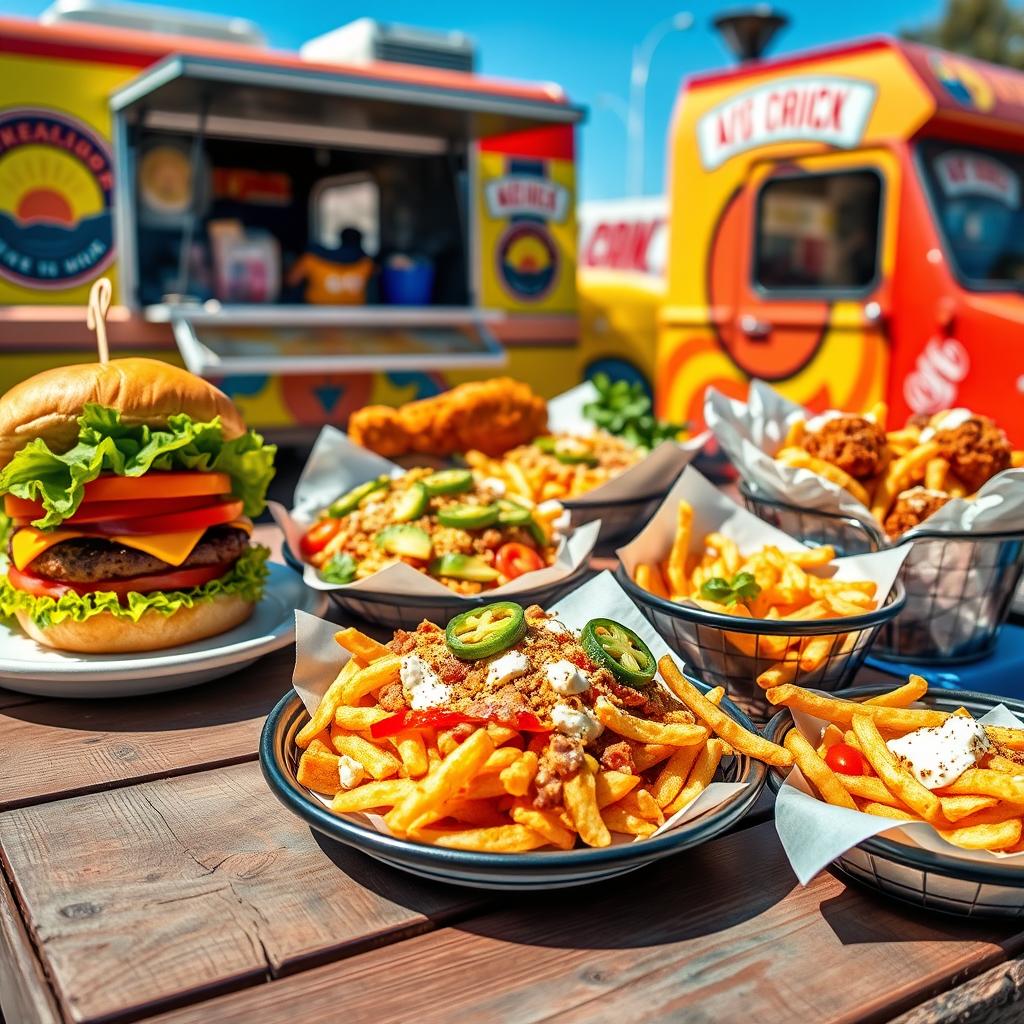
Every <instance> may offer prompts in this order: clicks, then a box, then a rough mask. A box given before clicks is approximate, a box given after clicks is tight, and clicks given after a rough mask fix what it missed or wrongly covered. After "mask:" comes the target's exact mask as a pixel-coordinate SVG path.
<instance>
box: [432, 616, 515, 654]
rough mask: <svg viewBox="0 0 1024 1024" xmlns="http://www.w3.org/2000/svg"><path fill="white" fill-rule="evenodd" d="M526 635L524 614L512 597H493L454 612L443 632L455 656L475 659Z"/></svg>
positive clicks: (500, 649)
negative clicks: (489, 602) (490, 602)
mask: <svg viewBox="0 0 1024 1024" xmlns="http://www.w3.org/2000/svg"><path fill="white" fill-rule="evenodd" d="M524 636H526V615H525V614H524V612H523V609H522V607H521V606H520V605H518V604H516V603H515V601H496V602H495V603H494V604H485V605H484V606H483V607H482V608H474V609H472V610H471V611H468V612H463V613H462V614H461V615H456V616H455V618H454V619H452V620H451V622H449V623H448V628H447V629H446V630H445V632H444V640H445V643H446V644H447V645H448V650H450V651H451V652H452V654H454V655H455V657H456V658H462V659H463V660H464V661H477V660H479V659H480V658H489V657H490V656H491V655H492V654H499V653H500V652H501V651H505V650H508V648H509V647H514V646H515V645H516V644H517V643H519V641H520V640H522V639H523V637H524Z"/></svg>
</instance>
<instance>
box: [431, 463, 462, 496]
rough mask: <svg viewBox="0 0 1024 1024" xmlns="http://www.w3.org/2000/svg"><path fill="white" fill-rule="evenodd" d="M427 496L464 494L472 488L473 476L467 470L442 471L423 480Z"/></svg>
mask: <svg viewBox="0 0 1024 1024" xmlns="http://www.w3.org/2000/svg"><path fill="white" fill-rule="evenodd" d="M423 486H424V487H426V489H427V494H429V495H431V497H435V496H436V495H438V494H464V493H465V492H466V491H469V490H472V488H473V474H472V473H471V472H470V471H469V470H468V469H442V470H441V471H440V472H439V473H431V474H430V476H428V477H426V478H425V479H424V480H423Z"/></svg>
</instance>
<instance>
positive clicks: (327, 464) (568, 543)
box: [268, 427, 601, 601]
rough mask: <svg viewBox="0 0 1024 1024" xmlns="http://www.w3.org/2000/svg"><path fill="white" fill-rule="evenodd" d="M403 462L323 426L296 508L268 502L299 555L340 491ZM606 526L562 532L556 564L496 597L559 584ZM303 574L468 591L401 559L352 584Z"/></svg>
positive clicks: (389, 586) (390, 590)
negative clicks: (322, 512) (306, 536)
mask: <svg viewBox="0 0 1024 1024" xmlns="http://www.w3.org/2000/svg"><path fill="white" fill-rule="evenodd" d="M404 472H405V470H404V469H402V467H401V466H396V465H395V464H394V463H393V462H389V461H388V460H387V459H384V458H381V457H380V456H379V455H376V454H374V453H373V452H370V451H367V450H366V449H365V448H361V447H360V446H359V445H357V444H353V443H352V442H351V441H350V440H349V439H348V437H347V436H346V435H345V434H343V433H342V432H341V431H340V430H337V429H336V428H335V427H324V428H323V429H322V430H321V431H320V436H319V437H318V438H317V439H316V444H314V445H313V450H312V452H310V455H309V459H308V460H307V462H306V465H305V468H304V469H303V471H302V475H301V476H300V477H299V482H298V484H297V485H296V488H295V507H294V508H293V509H292V510H291V511H290V512H289V511H288V509H286V508H285V507H284V506H283V505H281V504H279V503H278V502H274V501H272V502H269V503H268V504H269V508H270V513H271V515H272V516H273V517H274V521H275V522H276V523H277V525H278V526H280V527H281V529H282V530H283V531H284V534H285V537H286V538H287V540H288V546H289V547H290V548H291V549H292V551H293V552H295V553H296V555H298V552H299V551H300V550H301V548H300V547H299V543H300V541H301V540H302V535H303V534H304V533H305V532H306V530H307V529H308V528H309V525H310V523H312V522H313V521H314V520H315V519H316V515H317V513H318V512H319V511H320V510H321V509H322V508H324V507H325V506H327V505H329V504H330V503H331V502H332V501H334V499H335V498H337V497H338V496H339V495H341V494H344V493H345V492H346V491H349V490H351V489H352V488H353V487H357V486H359V484H362V483H365V482H366V481H367V480H373V479H374V478H375V477H378V476H389V477H392V478H395V477H399V476H401V475H402V474H403V473H404ZM600 529H601V523H600V520H596V521H594V522H592V523H585V524H584V525H582V526H580V527H579V528H578V529H576V530H572V531H571V532H570V533H569V535H568V536H567V537H563V538H562V540H561V542H560V543H559V545H558V549H557V552H556V555H555V561H554V563H553V564H552V565H549V566H546V567H545V568H543V569H537V570H535V571H534V572H529V573H524V574H523V575H522V576H520V577H519V578H518V579H514V580H511V581H510V582H508V583H506V584H504V585H502V586H500V587H495V588H494V589H493V590H490V591H488V594H494V596H495V598H500V597H503V596H513V595H514V594H517V593H521V592H523V591H526V590H533V589H534V588H535V587H543V586H547V585H548V584H551V583H557V582H558V581H559V580H561V579H565V577H567V576H570V575H572V573H574V572H575V571H576V570H577V569H578V568H579V567H580V566H581V565H583V563H584V562H585V561H586V560H587V559H588V558H589V557H590V552H591V551H592V550H593V548H594V544H595V543H596V542H597V535H598V532H599V531H600ZM302 578H303V580H304V581H305V583H306V586H308V587H311V588H312V589H313V590H354V591H368V592H371V593H375V594H389V595H398V596H403V597H405V596H409V597H430V596H433V597H437V596H441V597H446V598H450V599H452V600H454V601H458V600H462V599H463V595H461V594H457V593H455V591H453V590H451V589H449V588H448V587H446V586H445V585H444V584H443V583H441V582H440V580H435V579H433V578H432V577H430V576H427V575H426V574H425V573H422V572H418V571H417V570H416V569H414V568H413V567H412V566H411V565H406V564H405V563H404V562H398V563H395V564H394V565H389V566H387V567H386V568H384V569H381V570H380V571H379V572H375V573H373V574H372V575H370V576H367V577H365V578H364V579H359V580H355V581H354V582H352V583H345V584H340V583H328V582H326V581H325V580H323V579H321V578H320V574H319V573H318V572H317V571H316V569H315V568H314V567H313V566H312V565H306V566H305V568H304V569H303V573H302Z"/></svg>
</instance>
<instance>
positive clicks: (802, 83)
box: [697, 75, 875, 171]
mask: <svg viewBox="0 0 1024 1024" xmlns="http://www.w3.org/2000/svg"><path fill="white" fill-rule="evenodd" d="M874 104H875V87H874V86H873V85H872V84H870V83H869V82H863V81H859V80H857V79H851V78H836V77H831V76H824V75H814V76H804V77H797V78H782V79H778V80H777V81H773V82H769V83H766V84H764V85H759V86H757V87H756V88H753V89H749V90H747V91H746V92H743V93H740V94H739V95H737V96H733V97H732V98H731V99H729V100H726V101H725V102H724V103H721V104H719V105H718V106H717V107H714V108H713V109H712V110H709V111H708V112H707V113H706V114H704V116H703V117H701V119H700V120H699V121H698V122H697V145H698V147H699V149H700V158H701V163H702V164H703V165H704V167H705V169H706V170H709V171H711V170H714V169H715V168H716V167H720V166H721V165H722V164H723V163H725V161H726V160H729V159H730V158H731V157H734V156H736V154H738V153H743V152H745V151H746V150H749V149H753V148H755V147H756V146H764V145H768V144H770V143H776V142H823V143H825V144H827V145H830V146H837V147H839V148H841V149H851V148H852V147H854V146H856V145H857V143H858V142H860V140H861V138H862V137H863V135H864V129H865V128H866V127H867V123H868V118H869V117H870V115H871V110H872V108H873V107H874Z"/></svg>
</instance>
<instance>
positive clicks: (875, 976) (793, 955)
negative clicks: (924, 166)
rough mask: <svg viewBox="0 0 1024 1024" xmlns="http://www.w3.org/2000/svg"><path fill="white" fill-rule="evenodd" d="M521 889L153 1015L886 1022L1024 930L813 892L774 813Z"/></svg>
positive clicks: (825, 883) (182, 1019)
mask: <svg viewBox="0 0 1024 1024" xmlns="http://www.w3.org/2000/svg"><path fill="white" fill-rule="evenodd" d="M507 904H508V906H509V907H510V909H507V910H504V911H498V912H495V913H491V914H488V915H484V916H480V917H473V918H470V919H468V920H466V921H465V922H463V923H462V924H460V925H458V926H456V927H449V928H443V929H440V930H437V931H434V932H431V933H429V934H425V935H420V936H417V937H414V938H411V939H408V940H406V941H403V942H400V943H397V944H395V945H391V946H388V947H386V948H383V949H377V950H374V951H371V952H369V953H366V954H363V955H360V956H357V957H354V958H352V959H349V960H346V961H345V962H344V963H335V964H327V965H324V966H321V967H319V968H316V969H314V970H309V971H306V972H303V973H302V974H299V975H295V976H292V977H288V978H284V979H280V980H277V981H274V982H272V983H271V984H269V985H263V986H260V987H257V988H252V989H249V990H247V991H245V992H240V993H237V994H235V995H232V996H227V997H224V998H221V999H216V1000H212V1001H210V1002H206V1003H203V1004H200V1005H196V1006H192V1007H187V1008H182V1009H180V1010H177V1011H175V1012H172V1013H168V1014H166V1015H164V1016H161V1017H159V1018H157V1019H156V1020H158V1021H159V1024H202V1022H206V1021H210V1020H216V1021H218V1022H219V1024H252V1022H253V1021H254V1020H261V1019H262V1020H281V1019H288V1016H289V1014H291V1015H301V1014H302V1013H303V1012H309V1011H308V1008H311V1007H317V1006H325V1005H331V1006H337V1007H343V1008H344V1015H345V1020H346V1022H347V1024H359V1022H363V1021H365V1022H367V1024H369V1022H382V1021H401V1020H409V1019H413V1018H415V1019H416V1020H417V1021H418V1022H423V1024H427V1022H437V1024H441V1022H445V1024H450V1022H451V1021H453V1020H466V1021H499V1020H500V1021H502V1022H504V1024H527V1022H531V1024H535V1022H540V1021H555V1020H557V1021H559V1024H561V1022H566V1021H568V1022H583V1021H587V1022H594V1021H597V1022H608V1024H630V1022H639V1021H668V1020H676V1021H677V1020H686V1021H688V1022H691V1021H692V1022H701V1024H703V1022H708V1024H710V1022H717V1021H736V1020H747V1019H756V1020H767V1021H772V1022H773V1024H775V1022H779V1024H786V1022H789V1021H793V1022H798V1024H807V1022H808V1021H815V1022H843V1021H855V1020H856V1021H872V1020H884V1019H887V1018H888V1017H891V1016H892V1015H893V1014H894V1013H898V1012H900V1011H901V1010H903V1009H906V1008H907V1007H909V1006H913V1005H914V1004H915V1003H917V1002H919V1001H920V1000H922V999H926V998H928V997H929V996H931V995H933V994H934V993H936V992H938V991H941V990H942V989H943V988H944V987H946V986H948V985H949V983H950V981H951V980H952V979H954V978H958V977H963V976H965V975H966V974H967V973H971V972H978V971H981V970H984V969H985V968H987V967H988V966H991V965H992V964H994V963H996V962H997V961H1000V960H1003V959H1004V958H1005V957H1006V956H1007V955H1008V954H1010V953H1012V952H1014V951H1016V950H1017V949H1019V948H1020V947H1021V946H1022V944H1024V935H1022V934H1020V932H1019V930H1015V926H1013V925H1009V926H1008V925H1000V924H995V923H992V922H985V923H980V924H973V925H971V924H967V923H958V922H956V921H952V920H949V921H947V920H943V919H941V918H937V917H930V916H929V917H925V916H923V915H921V914H918V913H915V912H914V911H912V910H911V911H905V910H900V909H896V908H894V907H893V906H892V904H889V903H886V902H884V901H882V900H880V899H876V898H874V897H871V896H868V895H866V894H864V893H861V892H858V891H854V890H848V889H846V888H845V886H844V885H843V884H842V883H841V882H839V881H838V880H837V879H835V878H833V877H832V876H830V875H822V876H819V877H818V878H817V879H815V880H814V882H813V883H812V884H811V885H810V886H808V887H807V888H806V889H802V888H800V887H799V886H798V885H797V883H796V881H795V879H794V878H793V875H792V873H791V872H790V870H789V867H788V865H787V863H786V861H785V857H784V855H783V853H782V850H781V848H780V846H779V844H778V840H777V837H776V836H775V832H774V827H773V826H772V825H771V824H765V825H761V826H758V827H757V828H755V829H748V830H745V831H743V832H740V833H735V834H733V835H731V836H727V837H724V838H722V839H718V840H715V841H713V842H711V843H708V844H706V845H705V846H703V847H700V848H699V849H697V850H693V851H690V852H688V853H684V854H681V855H680V856H679V857H676V858H672V859H670V860H667V861H664V862H662V863H661V864H660V865H657V866H655V867H653V868H651V869H650V870H647V871H643V872H639V873H637V874H635V875H632V876H628V877H627V878H624V879H620V880H618V881H614V882H611V883H608V884H607V885H605V886H602V887H601V888H599V889H597V890H587V889H583V890H575V891H573V890H569V891H566V892H564V893H554V894H545V895H537V896H533V897H525V896H517V897H515V899H514V901H513V900H508V901H507ZM1016 928H1018V929H1019V926H1016ZM301 1007H306V1008H307V1010H306V1011H303V1010H302V1009H300V1008H301ZM150 1024H156V1021H153V1022H150Z"/></svg>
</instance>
